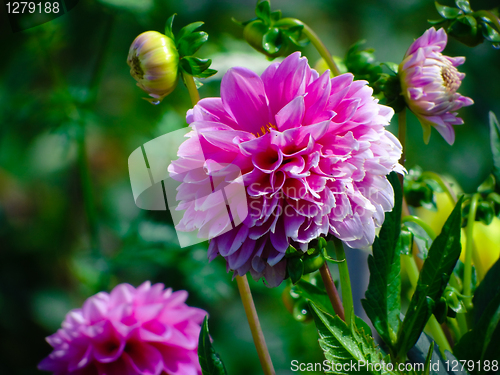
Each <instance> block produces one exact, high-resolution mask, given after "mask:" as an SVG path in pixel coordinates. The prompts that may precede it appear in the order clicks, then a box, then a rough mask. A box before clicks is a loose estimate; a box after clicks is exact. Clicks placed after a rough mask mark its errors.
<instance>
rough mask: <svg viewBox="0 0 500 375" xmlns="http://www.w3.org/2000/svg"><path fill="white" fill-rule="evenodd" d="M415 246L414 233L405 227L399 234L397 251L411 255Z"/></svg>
mask: <svg viewBox="0 0 500 375" xmlns="http://www.w3.org/2000/svg"><path fill="white" fill-rule="evenodd" d="M412 247H413V233H412V232H411V231H409V230H408V228H406V227H404V228H403V229H401V233H400V234H399V240H398V246H397V252H398V253H399V254H402V255H410V254H411V250H412Z"/></svg>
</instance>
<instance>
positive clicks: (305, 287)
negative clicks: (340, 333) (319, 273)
mask: <svg viewBox="0 0 500 375" xmlns="http://www.w3.org/2000/svg"><path fill="white" fill-rule="evenodd" d="M293 291H294V292H295V293H297V294H298V295H299V296H301V297H303V298H305V299H307V300H308V301H310V302H312V303H314V304H315V305H316V306H318V307H319V308H320V309H321V310H323V311H325V312H327V313H328V314H330V315H332V316H334V315H336V314H335V311H333V307H332V304H331V303H330V299H329V298H328V294H326V291H324V290H322V289H320V288H318V287H317V286H315V285H313V284H311V283H310V282H307V281H305V280H304V279H301V280H300V281H299V282H298V283H297V284H295V285H294V287H293ZM355 319H356V326H357V327H358V328H360V329H363V330H364V332H365V333H366V334H369V335H371V334H372V330H371V329H370V326H369V325H368V324H366V323H365V321H364V320H363V319H361V318H359V317H357V316H356V317H355Z"/></svg>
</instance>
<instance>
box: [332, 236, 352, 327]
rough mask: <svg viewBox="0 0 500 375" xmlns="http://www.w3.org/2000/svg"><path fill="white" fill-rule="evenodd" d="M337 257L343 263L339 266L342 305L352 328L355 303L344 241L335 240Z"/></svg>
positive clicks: (346, 319)
mask: <svg viewBox="0 0 500 375" xmlns="http://www.w3.org/2000/svg"><path fill="white" fill-rule="evenodd" d="M334 244H335V255H336V256H337V260H339V261H341V262H340V263H338V265H339V274H340V288H341V289H342V305H343V306H344V315H345V322H346V323H347V325H348V326H349V327H350V326H351V324H352V321H351V319H352V317H353V316H354V303H353V300H352V290H351V279H350V277H349V269H348V268H347V260H346V257H345V252H344V245H343V244H342V241H340V240H339V239H337V238H335V239H334Z"/></svg>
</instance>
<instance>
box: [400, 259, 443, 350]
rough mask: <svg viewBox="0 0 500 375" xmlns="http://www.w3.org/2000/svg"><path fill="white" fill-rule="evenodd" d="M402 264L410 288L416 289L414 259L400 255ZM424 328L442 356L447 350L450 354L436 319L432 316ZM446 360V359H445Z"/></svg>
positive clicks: (416, 277)
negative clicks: (430, 335)
mask: <svg viewBox="0 0 500 375" xmlns="http://www.w3.org/2000/svg"><path fill="white" fill-rule="evenodd" d="M401 257H402V260H403V264H404V266H405V268H406V272H407V274H408V278H409V279H410V283H411V286H412V287H413V288H414V289H416V288H417V284H418V278H419V272H418V268H417V264H416V263H415V259H413V256H411V255H402V256H401ZM426 328H427V329H428V330H429V332H430V333H431V334H432V337H433V338H434V340H435V341H436V343H437V344H438V345H439V348H440V349H441V352H442V354H443V355H444V351H445V350H449V351H450V352H451V347H450V343H449V342H448V339H447V338H446V335H445V334H444V332H443V329H442V328H441V325H440V324H439V323H438V321H437V320H436V317H435V316H434V315H432V316H431V317H430V319H429V321H428V322H427V324H426ZM445 358H446V357H445Z"/></svg>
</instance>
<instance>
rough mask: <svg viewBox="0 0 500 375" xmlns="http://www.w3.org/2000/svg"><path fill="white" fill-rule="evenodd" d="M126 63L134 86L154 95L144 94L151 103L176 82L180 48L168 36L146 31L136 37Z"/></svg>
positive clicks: (170, 88) (167, 91) (174, 85)
mask: <svg viewBox="0 0 500 375" xmlns="http://www.w3.org/2000/svg"><path fill="white" fill-rule="evenodd" d="M127 64H128V65H129V66H130V74H131V75H132V77H134V79H135V80H136V81H137V86H139V87H140V88H141V89H143V90H144V91H146V92H147V93H148V94H149V96H151V97H152V98H153V99H151V98H145V99H146V100H148V101H149V102H151V103H152V104H158V103H160V102H161V101H162V100H163V98H164V97H165V96H167V95H168V94H170V93H171V92H172V91H174V89H175V87H176V86H177V80H178V68H179V52H178V51H177V48H176V47H175V42H174V41H173V40H172V39H171V38H169V37H167V36H165V35H163V34H161V33H159V32H157V31H146V32H144V33H142V34H140V35H139V36H138V37H137V38H135V40H134V41H133V42H132V45H131V46H130V50H129V53H128V58H127Z"/></svg>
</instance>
